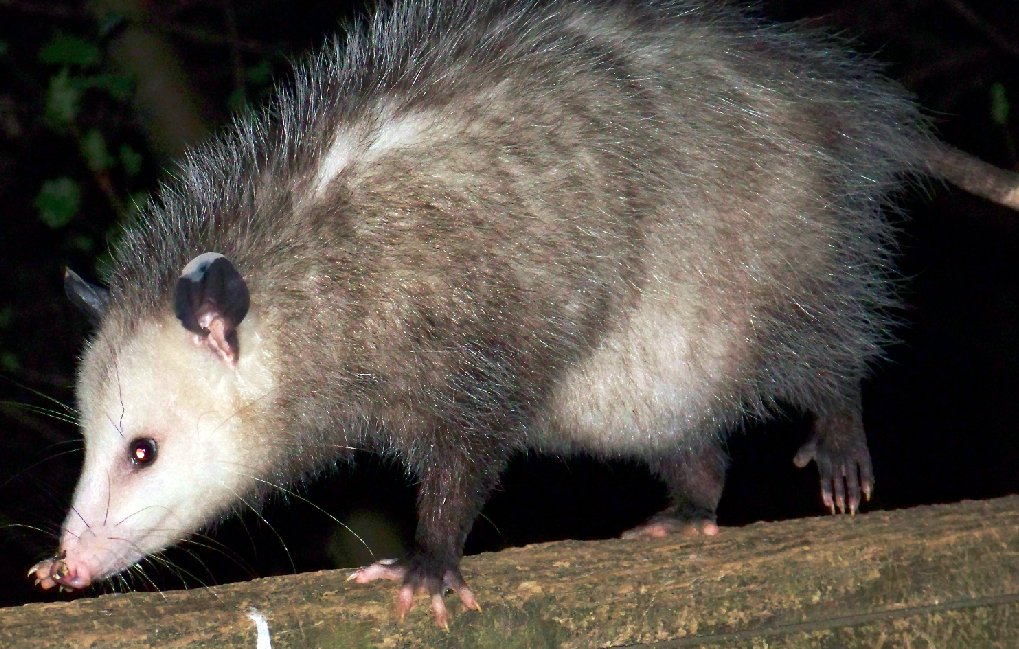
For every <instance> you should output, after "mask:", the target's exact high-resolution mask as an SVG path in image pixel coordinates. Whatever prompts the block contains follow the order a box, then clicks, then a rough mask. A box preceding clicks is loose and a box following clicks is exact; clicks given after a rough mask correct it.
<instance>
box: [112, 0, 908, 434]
mask: <svg viewBox="0 0 1019 649" xmlns="http://www.w3.org/2000/svg"><path fill="white" fill-rule="evenodd" d="M918 123H919V118H918V115H917V113H916V110H915V108H914V107H913V105H912V103H911V102H910V100H909V99H908V97H907V96H905V94H904V93H903V92H902V91H901V90H899V89H898V88H897V87H895V86H894V85H892V84H890V83H888V82H886V81H884V80H883V79H882V78H881V77H880V76H879V75H878V74H876V72H875V71H874V69H873V66H871V65H870V64H868V63H866V62H862V61H859V60H855V59H854V58H853V57H851V56H850V55H849V54H847V53H846V51H845V49H844V48H843V47H842V46H841V45H839V44H837V43H833V42H832V41H830V40H827V39H825V38H823V37H820V36H817V35H811V34H806V33H804V32H802V31H801V30H799V29H795V28H787V27H765V26H761V25H759V24H758V23H756V22H755V21H753V20H752V19H750V18H747V17H745V16H744V15H742V14H741V13H739V12H738V11H736V10H733V9H728V8H725V7H722V6H716V5H710V6H708V7H705V6H702V5H699V4H694V3H682V2H679V3H661V4H653V5H649V6H636V5H631V4H611V5H610V4H607V3H604V4H603V3H597V2H548V3H497V2H494V1H492V2H478V3H461V2H438V3H418V4H409V3H408V4H397V5H396V7H395V8H394V9H393V10H392V12H391V13H390V14H388V15H381V16H379V17H376V18H375V19H373V22H372V23H371V24H370V25H369V26H368V27H366V28H365V29H363V30H362V31H359V32H356V33H355V34H354V35H352V36H350V37H349V38H348V40H347V42H346V44H345V45H344V46H343V47H339V46H337V47H329V48H326V50H325V51H324V53H322V54H321V55H319V56H318V57H317V58H315V59H313V60H312V61H311V63H309V64H308V65H307V66H306V67H305V68H303V69H302V70H301V71H299V74H298V84H297V87H296V90H294V91H293V92H290V93H285V94H283V95H282V98H281V99H280V100H279V102H278V103H277V104H276V105H274V106H272V107H271V108H270V109H268V110H267V111H266V112H265V113H264V114H263V115H261V116H255V117H251V118H249V119H246V120H243V121H241V122H239V123H238V125H237V126H236V127H235V129H234V130H233V131H232V132H230V133H228V134H227V135H225V136H224V137H223V138H222V139H221V140H220V141H219V142H218V143H214V144H212V145H210V146H207V147H205V148H203V149H200V150H198V151H197V152H195V153H194V154H193V155H192V156H191V157H190V159H189V160H188V161H187V162H186V163H185V164H184V166H183V167H182V169H181V171H180V172H179V173H178V176H179V179H180V180H179V181H178V182H175V183H172V184H171V185H169V186H168V187H167V188H165V189H164V191H163V193H162V205H160V206H156V207H153V208H151V209H150V210H149V212H148V214H147V215H146V218H145V220H144V221H143V222H142V223H140V224H139V225H138V226H136V227H135V228H134V229H133V230H132V231H131V232H130V233H129V234H128V236H127V239H126V240H125V243H124V244H123V245H122V246H121V248H120V251H119V252H118V255H117V262H116V265H115V266H114V274H113V277H112V285H113V290H114V298H115V301H116V300H117V299H118V298H119V299H120V303H121V304H123V305H124V311H125V312H126V313H130V314H131V317H135V316H137V315H138V313H145V312H149V311H151V310H153V309H158V308H162V307H161V306H160V305H162V304H164V303H165V301H166V297H167V295H168V293H167V291H168V290H169V289H168V287H169V286H170V285H172V281H173V278H174V277H176V274H177V273H178V272H179V271H180V268H181V267H183V265H184V264H185V263H186V262H187V261H188V260H189V259H190V258H192V257H193V256H194V255H196V254H199V253H201V252H204V251H207V250H217V251H220V252H222V253H223V254H226V255H227V256H228V257H230V258H231V259H233V261H234V262H235V263H236V265H237V267H238V268H239V269H240V271H241V272H242V274H244V275H245V278H246V279H247V280H248V282H249V284H250V289H251V294H252V303H253V304H254V305H256V306H257V305H262V306H263V311H262V314H261V317H260V320H259V321H260V322H261V323H262V326H263V327H265V328H266V331H285V332H286V334H285V335H282V334H277V335H276V336H275V338H274V346H275V348H276V349H277V350H278V355H279V357H280V358H285V359H288V360H287V362H286V363H282V364H281V365H280V366H279V368H278V371H279V372H280V375H281V376H280V379H279V381H278V382H277V384H278V385H279V386H280V388H279V391H278V394H277V398H278V400H279V403H280V404H283V405H284V406H285V407H282V408H281V409H280V412H281V413H284V414H282V415H281V418H284V419H287V420H293V419H294V418H295V417H296V418H297V419H298V420H300V421H301V422H303V423H304V424H306V427H307V428H308V429H310V430H313V431H318V433H317V434H320V435H323V436H329V435H334V434H335V433H332V432H327V431H332V430H334V429H335V428H336V425H335V424H336V422H341V423H342V424H343V426H341V428H342V427H348V426H350V425H351V422H356V421H369V420H371V419H372V418H373V417H374V418H378V419H383V420H386V423H387V424H391V425H395V426H396V428H398V429H404V430H405V431H406V434H407V435H410V434H412V432H413V430H414V426H417V425H420V424H421V419H420V418H406V417H405V418H403V420H404V421H406V422H407V423H404V424H401V423H395V424H394V423H393V422H397V421H399V420H400V419H401V418H400V416H398V413H404V414H405V412H404V411H406V410H408V409H415V408H416V409H419V410H421V411H422V412H421V413H419V414H420V416H421V417H423V418H429V417H432V418H434V417H440V418H441V417H446V418H451V419H452V420H456V421H458V422H461V423H462V422H465V421H470V420H471V417H480V420H481V421H483V422H486V423H487V424H492V425H495V424H499V425H517V424H519V425H521V426H522V425H523V424H521V423H520V422H518V421H516V419H514V421H512V422H506V421H502V422H491V421H487V420H485V418H484V417H482V416H481V415H480V414H479V413H481V414H484V413H493V412H503V413H505V412H514V413H518V415H514V417H518V418H519V420H520V421H523V420H525V419H526V418H527V417H528V416H529V415H537V416H538V419H539V420H541V421H543V422H545V423H544V428H545V429H546V431H547V432H546V433H545V434H542V433H541V429H542V427H543V426H532V427H531V428H530V433H531V434H532V435H533V438H532V439H533V441H534V442H535V443H539V444H554V443H556V442H557V441H561V439H563V438H565V439H568V440H574V441H576V442H577V443H579V444H582V445H583V444H588V445H591V444H595V445H597V444H600V443H602V441H604V440H607V439H608V438H607V437H606V436H607V435H609V432H608V431H613V430H614V431H619V432H618V434H616V433H612V435H615V437H612V440H614V441H605V444H606V445H607V447H609V448H612V449H614V448H617V447H620V446H621V445H622V446H632V445H639V444H646V443H647V440H648V439H654V438H656V437H657V436H668V435H675V434H677V431H678V434H679V435H680V437H681V436H682V434H683V433H684V431H685V433H686V434H693V432H694V431H702V430H706V429H708V428H714V427H717V426H720V425H729V424H732V423H734V422H736V421H738V420H739V419H740V418H741V417H742V416H744V414H745V413H746V412H751V413H759V412H761V411H762V410H763V409H764V408H765V407H766V406H767V405H768V404H769V403H770V402H771V401H772V400H774V399H778V398H782V399H788V400H792V401H794V402H796V403H798V404H800V405H803V406H805V407H810V408H813V409H824V408H825V407H826V405H827V404H828V403H829V402H831V401H833V400H836V399H837V398H838V397H839V395H840V394H841V393H842V392H843V391H844V390H845V386H846V385H847V384H849V383H852V382H854V381H857V380H858V379H859V377H860V376H861V375H862V373H863V372H864V370H865V366H866V364H867V362H869V361H870V360H872V359H873V358H875V357H876V356H877V355H879V353H880V346H881V344H882V343H883V342H884V341H885V340H886V338H887V327H888V324H889V318H888V315H887V314H888V308H889V307H890V306H892V305H894V302H895V301H894V298H893V295H892V291H891V290H890V288H889V287H890V284H889V281H888V276H889V274H890V273H891V270H890V268H891V266H890V263H889V259H888V248H889V245H890V232H889V228H888V225H887V221H886V219H885V218H884V217H883V216H882V214H881V211H882V210H883V209H884V208H885V207H886V206H887V204H888V198H889V196H890V193H891V192H893V191H894V190H895V189H896V188H897V187H898V185H899V183H900V182H901V180H902V178H903V176H904V175H905V174H907V173H909V172H910V171H911V170H912V169H913V168H914V167H916V165H917V162H918V161H917V160H915V159H913V155H914V153H913V152H914V151H915V147H913V146H912V144H913V143H914V142H915V141H917V140H918V139H919V138H922V137H923V135H922V131H921V129H920V128H919V126H918ZM308 350H314V351H315V353H308ZM365 377H369V378H365ZM479 385H480V386H481V387H477V386H479ZM471 386H475V387H471ZM457 390H466V391H467V392H468V393H469V394H470V395H471V399H469V400H468V402H469V403H470V404H471V406H470V408H469V412H468V411H465V410H463V408H464V407H465V406H464V405H463V404H464V403H465V402H464V400H463V399H460V400H457V399H454V398H452V397H451V396H450V394H451V393H453V392H456V391H457ZM338 393H340V394H346V395H347V396H346V397H345V398H343V399H338V398H337V397H336V395H337V394H338ZM351 395H352V396H351ZM352 400H353V401H352ZM352 402H356V403H357V408H358V409H362V408H363V409H368V410H371V411H372V413H371V414H372V416H367V415H365V416H364V417H360V418H359V416H356V415H355V416H352V415H351V414H350V409H351V403H352ZM372 403H375V404H376V405H371V404H372ZM377 404H384V406H385V407H383V408H380V407H378V406H377ZM616 404H618V406H617V405H616ZM628 413H629V414H628ZM609 436H611V435H609ZM598 440H602V441H598Z"/></svg>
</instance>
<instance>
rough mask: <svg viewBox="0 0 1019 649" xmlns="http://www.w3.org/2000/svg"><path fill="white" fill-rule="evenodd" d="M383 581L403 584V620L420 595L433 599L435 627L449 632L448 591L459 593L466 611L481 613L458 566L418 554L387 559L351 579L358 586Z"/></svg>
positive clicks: (400, 606)
mask: <svg viewBox="0 0 1019 649" xmlns="http://www.w3.org/2000/svg"><path fill="white" fill-rule="evenodd" d="M379 579H385V580H387V581H399V582H402V585H401V586H400V590H399V591H398V592H397V596H396V614H397V617H399V619H400V621H403V619H404V617H406V615H407V613H408V612H409V611H410V609H411V607H412V606H413V605H414V596H415V595H418V594H425V595H428V596H429V598H430V599H431V606H432V613H433V614H434V615H435V624H436V625H437V626H439V627H440V628H442V629H445V630H449V620H450V615H449V609H447V608H446V602H445V599H444V598H443V595H444V594H445V593H446V592H447V591H450V590H452V591H453V592H455V593H456V594H457V596H458V597H459V598H460V601H461V602H463V605H464V608H467V609H473V610H475V611H480V610H481V606H480V605H479V604H478V600H477V599H476V598H475V597H474V592H473V591H471V589H470V588H468V587H467V583H466V582H465V581H464V578H463V575H461V574H460V569H459V568H458V567H457V566H456V564H455V563H454V564H451V565H445V564H444V563H443V562H440V561H438V560H436V559H433V558H431V557H427V556H423V555H414V556H412V557H411V558H409V559H408V560H407V561H405V562H403V561H397V560H396V559H383V560H381V561H376V562H375V563H373V564H371V565H370V566H365V567H364V568H360V569H358V570H356V571H355V572H353V573H352V574H351V575H350V576H349V577H347V581H351V580H352V581H354V582H356V583H358V584H367V583H369V582H372V581H376V580H379Z"/></svg>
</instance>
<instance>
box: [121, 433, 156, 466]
mask: <svg viewBox="0 0 1019 649" xmlns="http://www.w3.org/2000/svg"><path fill="white" fill-rule="evenodd" d="M127 456H128V459H130V460H131V464H133V465H135V466H136V467H138V468H139V469H141V468H143V467H147V466H149V465H151V464H152V463H153V462H155V461H156V440H154V439H152V438H151V437H138V438H136V439H133V440H131V443H130V444H128V445H127Z"/></svg>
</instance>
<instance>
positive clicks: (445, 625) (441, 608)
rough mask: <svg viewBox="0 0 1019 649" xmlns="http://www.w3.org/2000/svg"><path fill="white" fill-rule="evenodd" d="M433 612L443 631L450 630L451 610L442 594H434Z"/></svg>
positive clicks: (437, 623) (436, 622)
mask: <svg viewBox="0 0 1019 649" xmlns="http://www.w3.org/2000/svg"><path fill="white" fill-rule="evenodd" d="M432 613H434V614H435V624H436V625H438V627H439V628H440V629H442V630H443V631H449V610H448V609H447V608H446V602H445V600H443V598H442V595H441V594H439V593H436V594H435V595H432Z"/></svg>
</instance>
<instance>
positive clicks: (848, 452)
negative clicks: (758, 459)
mask: <svg viewBox="0 0 1019 649" xmlns="http://www.w3.org/2000/svg"><path fill="white" fill-rule="evenodd" d="M811 460H813V461H815V462H817V470H818V473H819V474H820V477H821V500H822V502H824V504H825V506H826V507H827V508H828V509H829V510H830V511H831V513H833V514H834V513H835V512H836V511H837V512H839V513H842V514H855V513H856V512H857V511H858V510H859V508H860V503H861V502H863V501H864V500H870V495H871V493H872V492H873V490H874V468H873V466H872V464H871V461H870V450H869V449H868V448H867V436H866V435H865V434H864V432H863V421H862V418H861V417H860V411H859V409H858V408H849V409H846V410H844V411H842V412H840V413H836V414H833V415H827V416H818V418H817V419H816V420H815V422H814V431H813V434H811V436H810V439H808V440H807V443H806V444H804V445H803V446H802V447H800V450H799V451H798V452H797V453H796V457H794V458H793V462H794V463H795V464H796V466H798V467H800V468H802V467H805V466H806V465H807V464H809V463H810V461H811Z"/></svg>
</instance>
